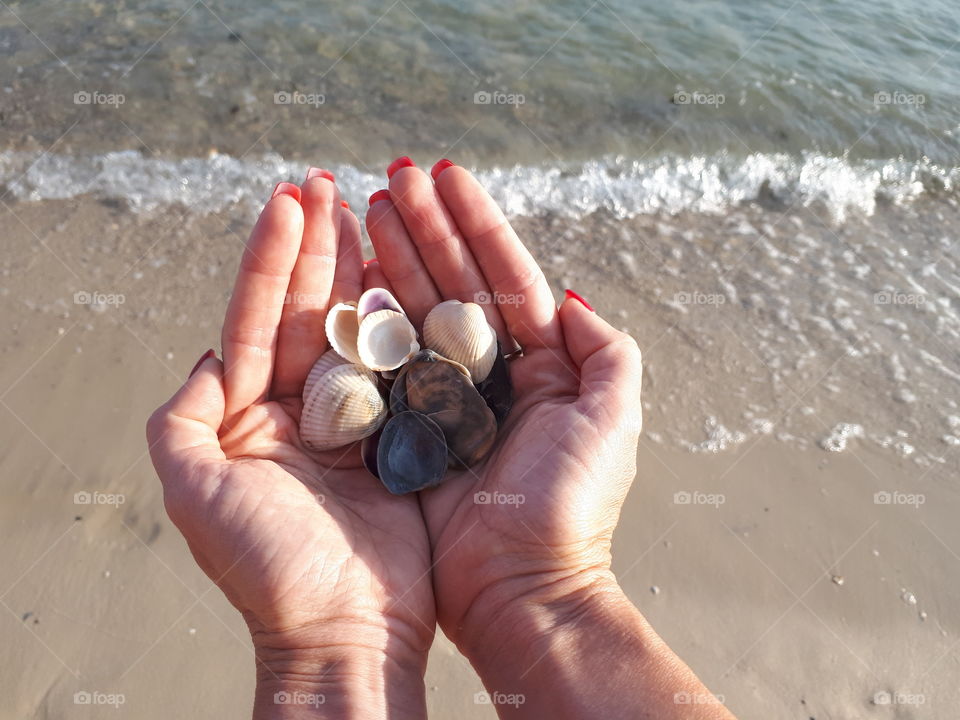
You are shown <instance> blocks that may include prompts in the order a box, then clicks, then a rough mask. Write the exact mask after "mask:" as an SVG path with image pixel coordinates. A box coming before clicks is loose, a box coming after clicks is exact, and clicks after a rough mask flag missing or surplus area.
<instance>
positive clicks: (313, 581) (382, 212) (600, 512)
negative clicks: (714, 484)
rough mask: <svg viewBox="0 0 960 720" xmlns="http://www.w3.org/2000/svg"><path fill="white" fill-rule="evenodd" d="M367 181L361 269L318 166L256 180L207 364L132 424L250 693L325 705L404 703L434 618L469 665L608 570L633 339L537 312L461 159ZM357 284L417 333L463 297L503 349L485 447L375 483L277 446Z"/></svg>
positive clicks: (520, 256)
mask: <svg viewBox="0 0 960 720" xmlns="http://www.w3.org/2000/svg"><path fill="white" fill-rule="evenodd" d="M388 178H389V183H388V185H389V189H385V190H381V191H378V192H377V193H375V194H374V195H373V196H371V198H370V207H369V209H368V210H367V215H366V226H367V230H368V233H369V236H370V238H371V240H372V243H373V247H374V249H375V252H376V256H377V258H378V259H377V260H375V261H370V262H368V263H366V264H365V263H364V261H363V258H362V254H361V243H360V238H361V232H360V224H359V221H358V220H357V217H356V216H355V215H354V214H353V212H351V211H350V209H349V208H348V206H347V205H346V203H344V202H342V201H341V197H340V192H339V190H338V188H337V185H336V182H335V179H334V177H333V175H332V174H331V173H329V172H327V171H324V170H320V169H316V168H313V169H311V170H310V171H309V172H308V175H307V179H306V180H305V182H303V184H301V185H299V186H297V185H295V184H292V183H280V185H278V186H277V189H276V190H275V191H274V194H273V197H272V198H271V199H270V200H269V202H267V204H266V206H265V207H264V209H263V211H262V213H261V214H260V217H259V220H258V221H257V224H256V226H255V227H254V229H253V232H252V234H251V236H250V239H249V241H248V243H247V246H246V249H245V252H244V253H243V258H242V260H241V262H240V269H239V273H238V275H237V280H236V284H235V286H234V290H233V294H232V297H231V299H230V302H229V307H228V309H227V312H226V318H225V320H224V324H223V332H222V337H221V344H222V360H221V359H218V358H217V357H216V356H215V355H214V354H213V353H212V352H210V353H207V355H205V356H204V357H203V358H201V361H200V362H199V364H198V365H197V367H196V368H195V370H194V372H193V373H192V374H191V376H190V378H189V379H188V380H187V382H186V383H185V384H184V385H183V387H182V388H180V390H179V391H178V392H177V393H176V394H175V395H174V396H173V397H172V398H171V399H170V400H169V401H168V402H167V403H166V404H164V405H163V406H162V407H160V408H159V409H158V410H157V411H156V412H155V413H154V414H153V416H152V417H151V418H150V421H149V423H148V426H147V435H148V440H149V444H150V451H151V455H152V457H153V462H154V465H155V466H156V469H157V472H158V473H159V476H160V479H161V481H162V482H163V488H164V502H165V505H166V509H167V512H168V513H169V515H170V518H171V519H172V520H173V522H174V523H175V524H176V526H177V527H178V528H179V529H180V531H181V532H182V533H183V535H184V537H185V538H186V540H187V543H188V545H189V547H190V549H191V551H192V552H193V555H194V557H195V558H196V561H197V562H198V563H199V565H200V567H201V568H202V569H203V570H204V571H205V572H206V574H207V575H208V576H209V577H210V578H211V579H212V580H213V581H214V582H215V583H216V584H217V585H218V586H219V587H220V588H221V590H222V591H223V592H224V593H225V594H226V596H227V598H228V599H229V601H230V602H231V603H232V604H233V605H234V606H235V607H236V608H237V609H238V610H240V611H241V613H242V614H243V617H244V618H245V620H246V622H247V624H248V626H249V629H250V632H251V635H252V639H253V645H254V649H255V651H256V655H257V666H258V671H257V679H258V690H257V700H256V703H257V705H263V706H267V705H270V704H276V703H277V702H278V701H277V698H281V700H285V699H288V698H295V697H297V695H296V693H298V692H299V693H301V695H300V697H302V698H306V700H305V701H304V702H305V703H306V704H309V703H310V697H311V695H310V694H311V693H315V694H317V695H326V697H325V698H324V700H323V702H324V703H325V704H326V705H327V709H328V710H331V711H332V710H333V708H332V707H331V704H333V703H335V702H341V701H342V702H344V703H349V702H350V699H349V696H350V694H351V692H353V691H355V692H356V693H363V692H365V693H368V694H369V693H372V695H373V696H374V697H377V698H380V700H382V702H383V703H384V704H385V705H387V706H390V707H393V708H395V709H398V712H399V714H398V715H397V716H398V717H415V716H417V715H419V714H421V712H422V709H423V707H424V699H423V696H424V692H423V674H424V671H425V667H426V658H427V652H428V650H429V648H430V645H431V643H432V641H433V636H434V631H435V626H436V624H437V623H439V625H440V627H441V628H442V629H443V631H444V633H445V634H446V635H447V636H448V637H449V638H450V639H451V640H452V641H453V642H454V643H456V644H457V646H458V647H459V649H460V650H461V651H462V652H463V653H464V654H466V655H467V657H468V658H469V659H470V660H471V661H473V662H474V663H475V664H478V663H479V662H480V660H479V659H478V657H477V655H478V654H482V653H496V652H497V651H498V650H497V648H508V647H509V643H508V639H507V637H505V636H507V635H509V642H535V641H536V638H535V637H534V634H535V633H536V632H537V629H536V625H537V623H536V622H532V621H531V622H527V618H528V616H530V614H532V613H535V612H536V608H537V607H542V606H545V605H546V606H557V605H558V604H563V603H569V604H570V607H571V608H575V606H576V603H577V599H578V597H580V596H581V595H584V596H585V595H587V594H591V593H594V592H596V591H597V589H598V588H602V587H605V586H607V585H610V584H611V583H615V581H614V580H613V576H612V574H611V573H610V543H611V536H612V533H613V530H614V526H615V525H616V523H617V520H618V515H619V510H620V506H621V504H622V503H623V500H624V498H625V496H626V493H627V490H628V488H629V486H630V483H631V481H632V479H633V476H634V471H635V457H636V443H637V439H638V435H639V431H640V403H639V393H640V379H641V359H640V352H639V350H638V349H637V345H636V343H635V342H634V341H633V340H632V339H631V338H630V337H629V336H628V335H626V334H624V333H622V332H620V331H618V330H616V329H614V328H613V327H611V326H610V325H609V324H607V323H606V322H605V321H604V320H602V319H601V318H600V317H599V316H597V315H596V314H595V313H594V312H593V311H592V309H591V308H590V307H589V306H588V305H586V303H585V302H584V301H582V300H580V299H578V297H577V296H575V295H573V294H572V293H568V296H567V298H566V299H565V300H564V301H563V303H562V304H561V305H560V306H559V308H558V307H557V304H556V301H555V299H554V294H553V292H552V291H551V289H550V287H549V285H548V284H547V281H546V280H545V278H544V275H543V273H542V271H541V270H540V268H539V267H538V265H537V263H536V262H535V261H534V259H533V257H532V256H531V255H530V253H529V252H528V251H527V249H526V248H525V247H524V245H523V244H522V243H521V241H520V240H519V239H518V237H517V235H516V233H515V232H514V230H513V229H512V228H511V226H510V224H509V223H508V222H507V220H506V218H505V216H504V215H503V213H502V212H501V210H500V208H499V207H498V206H497V205H496V203H495V202H494V201H493V199H492V198H491V197H490V196H489V195H488V194H487V192H486V191H485V190H484V189H483V187H481V185H480V184H479V183H478V181H477V180H476V179H475V178H474V177H473V176H472V175H471V174H470V173H469V172H468V171H467V170H465V169H464V168H462V167H460V166H457V165H454V164H453V163H451V162H449V161H446V160H442V161H440V162H439V163H437V165H436V166H434V168H433V172H432V177H431V174H428V173H426V172H424V171H423V170H421V169H420V168H418V167H416V166H414V164H413V163H412V162H410V161H409V160H407V159H405V158H403V159H401V160H399V161H397V162H395V163H394V164H393V165H391V167H390V168H389V169H388ZM374 286H379V287H385V288H387V289H389V290H390V291H391V292H392V293H393V294H394V295H395V296H396V297H397V299H398V300H399V301H400V303H401V304H402V306H403V307H404V309H405V310H406V312H407V313H408V315H409V317H410V319H411V322H413V324H414V325H415V326H416V327H417V328H418V330H419V328H420V326H421V324H422V322H423V319H424V317H425V316H426V314H427V312H428V311H429V310H430V309H431V308H432V307H433V306H434V305H436V304H437V303H439V302H441V301H443V300H447V299H451V298H456V299H459V300H462V301H471V302H479V303H481V304H482V305H483V309H484V311H485V313H486V315H487V319H488V321H489V323H490V324H491V325H492V326H493V328H494V329H495V330H496V331H497V334H498V336H499V339H500V342H501V344H502V345H503V347H504V348H505V349H510V348H516V347H519V349H520V351H519V352H517V353H516V354H515V356H514V357H513V358H512V359H511V360H510V361H509V368H510V375H511V378H512V382H513V387H514V393H515V402H514V406H513V409H512V411H511V413H510V415H509V418H508V419H507V421H506V423H505V424H504V426H503V427H502V428H501V429H500V432H499V435H498V438H497V442H496V445H495V447H494V450H493V451H492V453H491V454H490V455H489V457H488V458H487V459H486V460H485V461H483V462H482V463H481V464H479V465H478V466H476V467H473V468H469V469H467V470H464V471H456V472H454V471H451V472H450V474H449V477H448V478H447V479H446V481H445V482H444V484H442V485H441V486H440V487H437V488H435V489H431V490H427V491H423V492H420V493H416V494H410V495H404V496H394V495H391V494H390V493H388V492H387V490H386V489H385V488H384V487H383V486H382V484H381V483H380V482H379V481H378V480H377V479H376V478H374V477H373V476H371V475H370V473H369V472H368V471H367V470H366V469H364V467H363V465H362V463H361V460H360V455H359V449H358V447H357V446H354V447H352V448H344V449H338V450H333V451H329V452H322V453H317V452H311V451H308V450H307V449H306V448H305V447H304V445H303V444H302V443H301V442H300V439H299V433H298V424H297V423H298V420H299V416H300V411H301V408H302V401H301V391H302V388H303V383H304V379H305V378H306V375H307V372H308V371H309V370H310V367H311V366H312V365H313V363H314V361H315V360H316V359H317V358H318V357H319V356H320V355H321V354H322V353H323V352H324V351H325V350H326V349H327V347H328V345H327V341H326V338H325V334H324V318H325V315H326V311H327V309H328V308H329V307H331V306H332V305H333V304H335V303H337V302H342V301H350V300H357V298H358V297H359V296H360V294H361V292H363V290H365V289H367V288H369V287H374ZM351 688H352V690H351ZM278 693H279V694H278ZM283 693H286V695H284V694H283ZM401 708H402V709H401ZM368 710H369V711H370V712H369V713H368V714H367V716H368V717H372V716H374V715H376V714H377V713H375V712H373V708H368ZM271 712H273V711H271ZM278 712H279V711H278ZM289 712H290V713H291V714H290V715H289V716H290V717H296V716H297V715H295V714H293V713H294V712H295V711H294V709H293V708H290V709H289ZM276 716H277V717H280V716H281V715H276ZM286 716H287V715H283V717H286Z"/></svg>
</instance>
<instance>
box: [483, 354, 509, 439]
mask: <svg viewBox="0 0 960 720" xmlns="http://www.w3.org/2000/svg"><path fill="white" fill-rule="evenodd" d="M477 391H478V392H479V393H480V396H481V397H482V398H483V399H484V400H486V401H487V407H489V408H490V409H491V410H492V411H493V416H494V417H495V418H496V419H497V425H498V426H500V425H503V423H504V421H505V420H506V419H507V415H509V414H510V408H511V407H513V383H511V382H510V368H508V367H507V360H506V358H504V357H503V348H502V347H500V343H499V342H498V343H497V357H496V359H495V360H494V361H493V367H492V368H491V369H490V374H489V375H487V378H486V379H485V380H484V381H483V382H482V383H480V384H478V385H477Z"/></svg>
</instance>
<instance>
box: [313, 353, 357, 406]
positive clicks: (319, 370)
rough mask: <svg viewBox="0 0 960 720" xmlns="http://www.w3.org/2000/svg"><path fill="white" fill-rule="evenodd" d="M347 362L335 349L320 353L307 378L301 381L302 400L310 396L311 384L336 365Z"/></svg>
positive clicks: (315, 382)
mask: <svg viewBox="0 0 960 720" xmlns="http://www.w3.org/2000/svg"><path fill="white" fill-rule="evenodd" d="M347 362H348V361H347V360H345V359H344V358H342V357H340V355H338V354H337V351H336V350H327V351H326V352H325V353H324V354H323V355H321V356H320V357H319V358H318V359H317V361H316V362H315V363H314V364H313V367H312V368H310V372H309V374H308V375H307V379H306V381H305V382H304V383H303V400H304V402H306V401H307V398H308V397H310V391H311V390H313V386H314V385H316V384H317V380H319V379H320V378H321V377H323V376H324V375H325V374H326V373H327V371H328V370H332V369H333V368H335V367H337V366H338V365H346V364H347Z"/></svg>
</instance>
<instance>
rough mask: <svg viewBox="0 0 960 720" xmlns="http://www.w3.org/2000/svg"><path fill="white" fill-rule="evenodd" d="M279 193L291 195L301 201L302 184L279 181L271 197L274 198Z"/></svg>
mask: <svg viewBox="0 0 960 720" xmlns="http://www.w3.org/2000/svg"><path fill="white" fill-rule="evenodd" d="M277 195H289V196H290V197H292V198H293V199H294V200H296V201H297V202H300V186H299V185H294V184H293V183H288V182H282V183H277V186H276V187H275V188H274V189H273V195H271V196H270V199H271V200H273V199H274V198H275V197H276V196H277Z"/></svg>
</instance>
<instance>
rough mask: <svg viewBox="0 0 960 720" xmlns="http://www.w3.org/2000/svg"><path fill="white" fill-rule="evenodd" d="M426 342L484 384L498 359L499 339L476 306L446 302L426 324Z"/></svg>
mask: <svg viewBox="0 0 960 720" xmlns="http://www.w3.org/2000/svg"><path fill="white" fill-rule="evenodd" d="M423 341H424V344H425V345H426V346H427V347H428V348H430V349H431V350H436V351H437V352H438V353H440V354H441V355H443V356H444V357H446V358H449V359H451V360H455V361H456V362H458V363H460V364H462V365H463V366H464V367H466V368H467V370H469V371H470V376H471V377H472V378H473V382H475V383H480V382H483V381H484V380H485V379H486V377H487V375H488V374H489V372H490V368H492V367H493V362H494V360H496V357H497V335H496V333H494V331H493V328H491V327H490V325H489V324H488V323H487V319H486V317H485V316H484V314H483V308H481V307H480V306H479V305H477V304H476V303H462V302H460V301H459V300H447V301H446V302H442V303H440V304H439V305H437V306H436V307H435V308H433V310H431V311H430V313H429V314H428V315H427V318H426V320H424V321H423Z"/></svg>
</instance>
